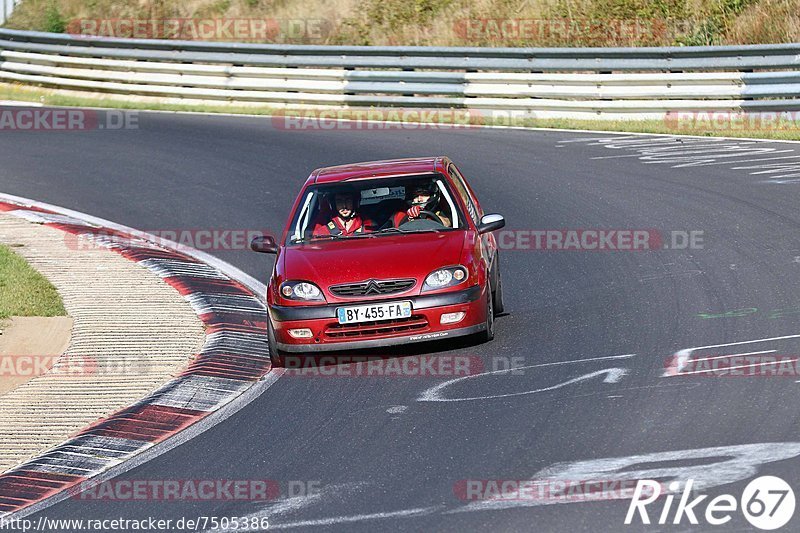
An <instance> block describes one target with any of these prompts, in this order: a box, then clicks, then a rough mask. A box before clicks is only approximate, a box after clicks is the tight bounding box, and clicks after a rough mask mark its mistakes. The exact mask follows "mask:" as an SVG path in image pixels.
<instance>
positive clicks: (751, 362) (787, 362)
mask: <svg viewBox="0 0 800 533" xmlns="http://www.w3.org/2000/svg"><path fill="white" fill-rule="evenodd" d="M664 368H665V373H664V375H665V376H691V377H710V378H752V377H765V378H793V379H798V378H800V355H781V354H749V355H710V356H703V357H692V358H690V359H688V360H686V361H682V360H681V359H680V357H677V356H671V357H669V358H667V360H666V363H665V365H664Z"/></svg>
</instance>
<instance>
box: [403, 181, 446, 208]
mask: <svg viewBox="0 0 800 533" xmlns="http://www.w3.org/2000/svg"><path fill="white" fill-rule="evenodd" d="M420 195H424V196H427V197H428V201H427V202H422V203H419V202H415V201H414V200H415V198H416V197H417V196H420ZM406 203H407V204H408V206H409V207H413V206H415V205H418V206H420V208H421V209H422V210H423V211H434V210H435V209H436V206H437V205H439V187H437V186H436V183H434V181H433V180H429V179H428V180H423V181H417V182H414V183H412V184H411V185H409V186H408V187H406Z"/></svg>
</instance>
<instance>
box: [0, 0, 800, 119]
mask: <svg viewBox="0 0 800 533" xmlns="http://www.w3.org/2000/svg"><path fill="white" fill-rule="evenodd" d="M0 1H2V0H0ZM0 81H6V82H19V83H26V84H38V85H43V86H49V87H57V88H61V89H70V90H76V91H92V92H104V93H111V94H117V95H128V96H130V95H136V96H138V97H143V98H147V97H157V98H160V99H165V98H166V99H169V100H170V101H171V100H180V101H186V100H192V101H197V100H203V101H206V100H211V101H217V102H219V101H221V100H222V101H229V102H236V103H242V104H254V103H255V104H258V103H261V104H269V105H273V106H326V107H327V106H334V107H347V106H376V107H386V106H403V107H424V108H467V109H476V110H490V111H510V112H515V113H516V114H518V113H523V114H530V115H535V116H539V117H580V118H620V117H625V118H651V117H661V116H664V114H665V113H667V112H669V111H679V110H687V109H691V110H700V109H707V110H726V111H752V110H771V111H776V110H777V111H781V110H795V109H800V44H787V45H750V46H735V47H732V46H724V47H662V48H437V47H362V46H335V47H334V46H305V45H277V44H245V43H234V44H228V43H209V42H194V41H171V40H137V39H109V38H98V37H85V36H73V35H66V34H52V33H40V32H22V31H16V30H0Z"/></svg>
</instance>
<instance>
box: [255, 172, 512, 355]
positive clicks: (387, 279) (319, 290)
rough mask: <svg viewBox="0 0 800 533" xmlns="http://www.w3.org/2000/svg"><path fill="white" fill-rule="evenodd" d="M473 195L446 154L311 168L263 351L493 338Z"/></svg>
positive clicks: (485, 241) (488, 227) (492, 295)
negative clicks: (266, 346)
mask: <svg viewBox="0 0 800 533" xmlns="http://www.w3.org/2000/svg"><path fill="white" fill-rule="evenodd" d="M503 226H505V220H504V219H503V217H502V216H500V215H494V214H492V215H484V213H483V210H482V209H481V206H480V204H479V203H478V200H477V198H476V197H475V193H474V192H473V190H472V189H471V188H470V186H469V184H467V182H466V180H465V179H464V177H463V175H462V174H461V172H460V171H459V170H458V168H456V166H455V165H454V164H453V162H452V161H450V160H449V159H448V158H446V157H428V158H420V159H398V160H391V161H374V162H369V163H356V164H352V165H343V166H336V167H328V168H321V169H317V170H315V171H314V172H312V173H311V176H309V178H308V179H307V180H306V183H305V185H303V189H302V191H300V195H299V196H298V197H297V199H296V200H295V202H294V207H293V208H292V215H291V217H290V218H289V222H288V223H287V225H286V227H285V228H284V230H283V235H282V237H281V241H280V243H277V242H276V241H275V239H274V238H272V237H268V236H266V237H258V238H256V239H255V240H253V242H252V244H251V248H252V249H253V250H254V251H257V252H263V253H274V254H277V258H276V261H275V268H274V270H273V273H272V277H271V278H270V280H269V284H268V287H267V304H268V307H269V321H268V322H269V326H268V328H269V347H270V352H271V354H272V356H273V359H274V360H275V361H276V362H277V363H279V364H280V363H281V362H282V361H283V355H284V354H285V353H286V352H295V353H314V352H320V351H328V350H337V351H341V350H350V349H360V348H372V347H380V346H388V345H396V344H406V343H413V342H420V341H428V340H433V339H449V338H453V337H459V336H463V335H475V336H476V337H478V339H479V340H482V341H488V340H491V339H492V338H493V337H494V317H495V315H496V314H498V313H500V312H502V310H503V292H502V284H501V281H500V263H499V257H498V250H497V243H496V241H495V238H494V236H493V235H492V231H495V230H498V229H500V228H502V227H503Z"/></svg>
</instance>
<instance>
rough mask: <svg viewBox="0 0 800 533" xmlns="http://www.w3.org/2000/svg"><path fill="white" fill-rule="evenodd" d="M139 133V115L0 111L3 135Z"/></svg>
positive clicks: (73, 110) (7, 109)
mask: <svg viewBox="0 0 800 533" xmlns="http://www.w3.org/2000/svg"><path fill="white" fill-rule="evenodd" d="M136 129H139V113H138V112H137V111H120V110H114V109H108V110H94V109H50V108H38V107H34V108H26V107H14V108H8V107H0V132H3V131H26V132H27V131H36V132H49V131H52V132H61V131H91V130H110V131H114V130H136Z"/></svg>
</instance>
